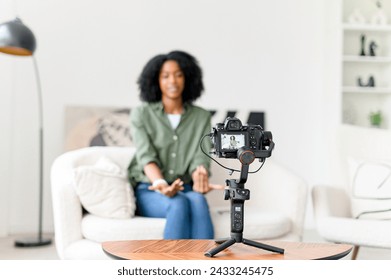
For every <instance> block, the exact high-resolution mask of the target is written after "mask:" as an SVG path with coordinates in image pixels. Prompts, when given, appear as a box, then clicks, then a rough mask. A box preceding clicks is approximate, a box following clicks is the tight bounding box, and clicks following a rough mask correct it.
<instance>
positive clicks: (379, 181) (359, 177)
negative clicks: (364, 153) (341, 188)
mask: <svg viewBox="0 0 391 280" xmlns="http://www.w3.org/2000/svg"><path fill="white" fill-rule="evenodd" d="M349 169H350V185H351V195H352V200H351V202H352V209H351V210H352V214H353V217H355V218H362V219H364V218H366V219H391V161H380V160H379V161H375V160H357V159H349Z"/></svg>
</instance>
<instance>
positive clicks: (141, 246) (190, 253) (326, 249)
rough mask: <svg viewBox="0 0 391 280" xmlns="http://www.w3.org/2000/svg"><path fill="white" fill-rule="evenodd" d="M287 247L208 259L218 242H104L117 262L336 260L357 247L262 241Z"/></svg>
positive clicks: (240, 248) (238, 249) (232, 251)
mask: <svg viewBox="0 0 391 280" xmlns="http://www.w3.org/2000/svg"><path fill="white" fill-rule="evenodd" d="M259 242H262V243H263V244H267V245H272V246H275V247H279V248H283V249H284V250H285V252H284V254H279V253H273V252H270V251H266V250H263V249H258V248H254V247H252V246H248V245H245V244H243V243H235V244H233V245H232V246H230V247H229V248H227V249H225V250H223V251H221V252H220V253H218V254H216V255H215V256H214V257H212V258H210V257H206V256H204V253H205V252H206V251H208V250H210V249H212V248H214V247H216V246H217V245H216V242H215V241H214V240H193V239H186V240H128V241H108V242H103V243H102V248H103V250H104V251H105V252H106V253H107V254H108V255H110V256H111V257H113V258H115V259H122V260H123V259H125V260H327V259H330V260H335V259H340V258H343V257H344V256H346V255H348V254H349V253H350V251H351V250H352V248H353V246H351V245H346V244H331V243H303V242H287V241H274V240H273V241H259Z"/></svg>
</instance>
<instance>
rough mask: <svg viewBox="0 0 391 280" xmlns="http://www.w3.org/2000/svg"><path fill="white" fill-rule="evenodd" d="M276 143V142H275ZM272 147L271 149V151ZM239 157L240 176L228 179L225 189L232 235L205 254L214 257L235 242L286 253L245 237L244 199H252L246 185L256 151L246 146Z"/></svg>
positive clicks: (240, 150) (219, 241)
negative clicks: (240, 165)
mask: <svg viewBox="0 0 391 280" xmlns="http://www.w3.org/2000/svg"><path fill="white" fill-rule="evenodd" d="M273 144H274V143H273ZM271 150H272V149H270V151H271ZM238 159H239V160H240V162H241V163H242V167H241V171H240V178H239V179H238V180H235V179H229V180H226V184H227V186H228V188H226V189H225V191H224V199H225V200H228V199H230V200H231V235H230V238H227V239H223V240H218V241H216V243H217V244H220V245H219V246H217V247H215V248H213V249H211V250H210V251H207V252H206V253H205V256H207V257H213V256H214V255H216V254H217V253H219V252H221V251H223V250H224V249H226V248H228V247H229V246H231V245H233V244H235V243H243V244H246V245H249V246H253V247H256V248H259V249H264V250H267V251H271V252H275V253H280V254H284V249H282V248H278V247H274V246H270V245H267V244H263V243H259V242H257V241H253V240H249V239H245V238H243V228H244V201H246V200H249V199H250V190H248V189H246V188H245V187H244V184H245V183H246V181H247V176H248V170H249V165H250V164H251V163H252V162H253V161H254V159H255V155H254V153H253V152H252V151H251V150H250V149H247V148H245V147H242V148H241V149H239V150H238Z"/></svg>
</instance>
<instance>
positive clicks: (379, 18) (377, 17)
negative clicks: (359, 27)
mask: <svg viewBox="0 0 391 280" xmlns="http://www.w3.org/2000/svg"><path fill="white" fill-rule="evenodd" d="M374 2H375V5H376V7H377V10H376V12H375V13H374V14H373V15H372V17H371V23H372V24H376V25H386V24H387V16H386V13H385V12H384V10H383V9H382V3H381V1H380V0H376V1H374Z"/></svg>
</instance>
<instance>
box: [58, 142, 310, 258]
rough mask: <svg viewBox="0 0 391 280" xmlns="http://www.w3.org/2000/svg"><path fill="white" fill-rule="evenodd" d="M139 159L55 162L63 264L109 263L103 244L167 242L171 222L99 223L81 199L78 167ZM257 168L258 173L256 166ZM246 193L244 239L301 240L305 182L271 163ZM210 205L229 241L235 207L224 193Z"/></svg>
mask: <svg viewBox="0 0 391 280" xmlns="http://www.w3.org/2000/svg"><path fill="white" fill-rule="evenodd" d="M133 153H134V148H131V147H127V148H124V147H88V148H82V149H78V150H74V151H71V152H67V153H65V154H63V155H61V156H59V157H58V158H57V159H56V160H55V161H54V163H53V165H52V169H51V187H52V196H53V212H54V227H55V243H56V248H57V252H58V255H59V257H60V258H61V259H106V258H108V256H106V255H105V254H104V252H103V250H102V249H101V245H100V244H101V242H103V241H108V240H126V239H128V240H129V239H133V240H137V239H161V238H162V237H163V228H164V224H165V219H160V218H146V217H139V216H135V217H133V218H129V219H112V218H104V217H98V216H95V215H92V214H90V213H88V212H86V211H85V210H83V207H82V204H81V202H80V199H79V197H78V195H77V194H76V191H75V182H74V180H73V177H74V175H73V172H74V169H75V168H76V167H78V166H81V165H93V164H94V163H95V162H97V161H98V159H99V158H101V157H102V156H106V157H109V158H110V159H111V160H113V161H115V162H116V163H117V164H118V165H119V166H121V167H122V168H123V169H126V167H127V165H128V163H129V161H130V159H131V157H132V155H133ZM253 165H254V168H255V167H256V166H255V165H256V164H255V163H254V164H253ZM251 167H252V166H251ZM250 169H251V168H250ZM225 174H226V172H225V171H224V170H223V169H222V168H221V167H219V166H217V165H215V164H214V165H213V166H212V177H211V179H210V180H211V182H214V183H220V184H224V182H225V179H227V177H228V175H225ZM236 176H237V175H236ZM234 178H235V177H234ZM246 188H248V189H249V190H250V191H251V195H250V198H251V199H250V200H249V201H246V203H245V227H244V232H243V235H244V237H246V238H248V239H258V240H267V239H281V240H291V241H299V240H301V238H302V233H303V224H304V215H305V211H306V201H307V192H308V189H307V184H306V183H305V182H304V181H303V180H302V179H301V178H299V177H298V176H297V175H295V174H293V173H292V172H291V171H289V170H287V169H286V168H284V167H282V166H281V165H279V164H277V163H275V162H274V161H273V160H271V159H269V160H267V161H266V163H265V166H264V167H263V169H261V171H259V172H258V173H256V174H252V175H249V179H248V181H247V183H246ZM207 199H208V202H209V205H210V211H211V215H212V220H213V224H214V228H215V238H223V237H229V234H230V226H229V220H230V213H229V208H230V202H229V201H225V200H224V199H223V192H222V191H214V192H211V193H209V194H208V195H207ZM152 221H153V222H152Z"/></svg>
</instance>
